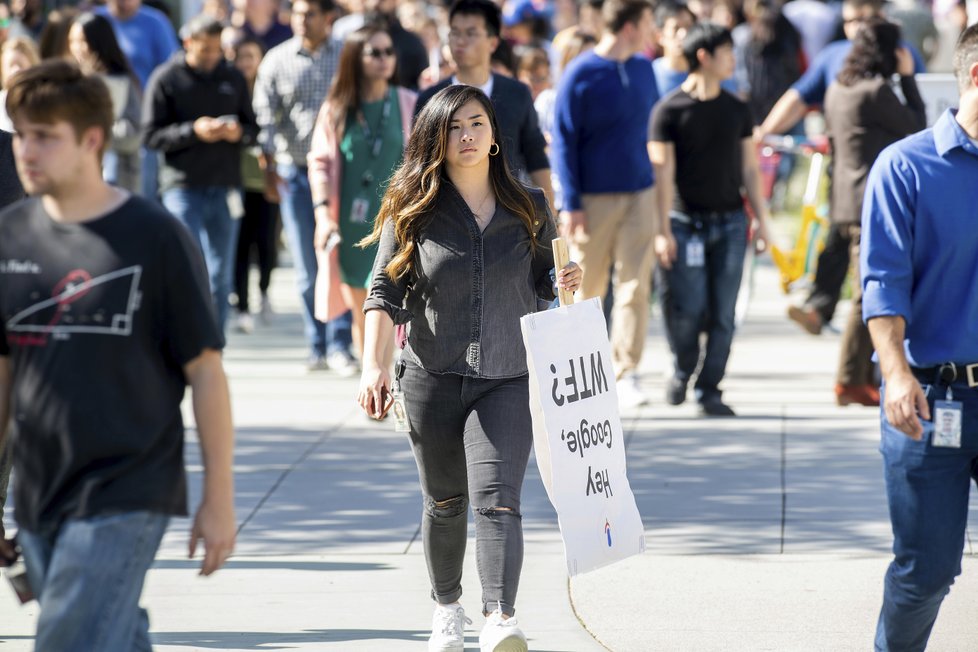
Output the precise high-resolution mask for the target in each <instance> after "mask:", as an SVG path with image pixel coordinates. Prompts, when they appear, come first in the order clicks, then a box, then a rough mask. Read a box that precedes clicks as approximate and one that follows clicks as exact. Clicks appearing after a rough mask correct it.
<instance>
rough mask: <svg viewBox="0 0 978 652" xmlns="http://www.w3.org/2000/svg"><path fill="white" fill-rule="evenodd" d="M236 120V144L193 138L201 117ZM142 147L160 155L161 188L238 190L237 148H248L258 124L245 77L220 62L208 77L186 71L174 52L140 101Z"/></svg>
mask: <svg viewBox="0 0 978 652" xmlns="http://www.w3.org/2000/svg"><path fill="white" fill-rule="evenodd" d="M223 115H234V116H237V118H238V122H239V123H241V127H242V131H243V135H242V137H241V141H240V142H237V143H229V142H227V141H223V140H222V141H218V142H216V143H205V142H203V141H201V140H199V139H198V138H197V136H196V135H195V134H194V120H196V119H197V118H200V117H204V116H209V117H214V118H216V117H219V116H223ZM142 126H143V142H144V143H145V144H146V145H147V146H148V147H150V148H152V149H157V150H160V151H161V152H163V154H164V159H165V164H164V166H163V170H162V171H161V172H160V188H161V190H168V189H170V188H182V187H198V188H199V187H204V186H240V185H241V148H242V147H243V146H248V145H252V144H254V143H255V139H256V138H257V136H258V123H257V122H256V121H255V112H254V110H253V109H252V108H251V95H250V93H249V92H248V84H247V83H246V82H245V79H244V76H242V74H241V73H240V72H238V70H237V69H236V68H234V67H233V66H232V65H231V64H229V63H227V62H225V61H222V62H221V63H220V64H218V66H217V68H215V69H214V71H213V72H211V73H206V74H205V73H200V72H197V71H195V70H193V69H191V68H190V66H188V65H187V63H186V60H185V59H184V55H183V53H182V52H178V53H177V54H175V55H173V57H172V58H171V59H170V60H169V61H168V62H167V63H165V64H163V65H162V66H160V67H159V68H157V69H156V71H155V72H154V73H153V76H152V77H150V79H149V83H148V84H147V90H146V97H145V99H144V101H143V125H142Z"/></svg>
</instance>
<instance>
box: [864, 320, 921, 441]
mask: <svg viewBox="0 0 978 652" xmlns="http://www.w3.org/2000/svg"><path fill="white" fill-rule="evenodd" d="M866 326H867V327H868V328H869V335H870V337H872V339H873V347H874V348H875V349H876V353H877V354H878V355H879V360H880V373H881V374H882V376H883V381H884V382H885V383H886V392H885V394H886V396H885V398H884V401H883V411H884V413H885V414H886V420H887V421H889V422H890V425H891V426H893V427H894V428H896V429H897V430H899V431H900V432H902V433H904V434H906V435H907V436H908V437H910V438H911V439H914V440H919V439H920V438H921V436H922V435H923V434H924V428H923V426H922V425H921V423H920V417H922V418H924V419H927V420H928V421H929V420H930V418H931V417H930V408H929V407H928V405H927V397H926V396H924V390H923V388H921V386H920V383H918V382H917V379H916V378H914V375H913V373H911V371H910V364H909V363H908V362H907V356H906V353H905V352H904V349H903V340H904V333H905V331H906V322H905V321H904V320H903V317H891V316H886V317H873V318H872V319H870V320H869V321H868V322H866ZM918 415H919V416H918Z"/></svg>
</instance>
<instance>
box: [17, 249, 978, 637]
mask: <svg viewBox="0 0 978 652" xmlns="http://www.w3.org/2000/svg"><path fill="white" fill-rule="evenodd" d="M273 297H274V301H275V304H276V306H277V308H278V309H279V314H278V315H277V316H276V318H275V320H274V322H273V324H272V325H271V326H269V327H265V328H261V329H259V331H258V332H256V333H255V334H253V335H249V336H241V335H232V336H231V340H230V345H229V347H228V351H227V358H226V359H227V369H228V372H229V375H230V377H231V384H232V393H233V400H234V413H235V423H236V425H237V437H238V443H237V449H236V457H235V464H236V478H237V510H238V520H239V522H240V523H241V524H242V525H241V532H240V536H239V540H238V548H237V554H236V556H235V558H234V559H233V560H232V561H231V562H230V563H229V564H228V567H227V568H226V569H225V570H223V571H221V572H220V573H218V574H217V575H216V576H214V577H212V578H208V579H202V578H199V577H197V575H196V572H195V570H196V568H197V566H198V563H199V562H198V561H193V562H191V561H188V560H187V559H186V545H187V530H188V528H189V522H188V521H187V520H186V519H180V520H176V521H175V522H174V523H173V524H172V526H171V528H170V531H169V532H168V534H167V536H166V538H165V540H164V543H163V546H162V549H161V550H160V554H159V556H158V559H157V562H156V564H155V565H154V567H153V570H152V571H151V572H150V574H149V578H148V584H147V586H146V590H145V593H144V603H145V605H146V606H147V607H148V608H149V609H150V612H151V615H152V631H153V637H154V641H155V644H156V645H157V649H158V650H165V651H186V650H344V651H345V650H374V651H383V652H387V651H395V652H396V651H399V650H405V651H408V650H424V649H426V648H425V645H424V641H425V640H426V638H427V635H428V625H429V623H430V614H431V603H430V601H429V599H428V597H427V590H426V586H427V576H426V569H425V563H424V557H423V554H422V552H421V549H420V541H419V531H418V521H419V516H420V511H421V505H420V499H419V495H418V487H417V472H416V468H415V465H414V461H413V458H412V457H411V453H410V451H409V448H408V446H407V443H406V442H405V441H404V439H403V437H402V436H401V435H400V434H397V433H394V432H393V429H392V427H389V426H388V425H387V424H385V425H383V426H382V427H380V428H378V427H377V426H376V424H374V423H372V422H369V421H368V420H367V419H366V418H365V417H363V416H362V415H361V413H360V412H359V411H358V409H357V408H356V406H355V405H354V403H353V400H352V399H353V395H354V393H355V387H356V381H355V380H352V379H340V378H337V377H334V376H333V375H332V374H330V373H328V372H323V373H316V374H307V373H306V372H305V371H304V370H303V367H302V361H303V359H304V354H305V351H304V347H303V345H302V339H301V335H300V333H301V325H300V322H299V318H298V315H297V314H296V308H297V306H296V303H295V300H294V291H293V290H292V287H291V274H290V273H289V271H288V270H279V271H278V272H277V273H276V277H275V282H274V288H273ZM785 305H786V300H785V298H784V297H783V296H781V295H780V294H779V292H778V290H777V286H776V281H775V276H774V273H773V270H771V269H770V268H768V267H764V266H762V267H760V268H759V269H758V272H757V292H756V293H755V299H754V302H753V304H752V306H751V310H750V314H749V317H748V320H747V322H746V323H745V325H744V327H743V329H742V331H741V332H740V333H739V334H738V337H737V340H736V342H735V350H734V354H733V356H732V358H731V361H730V373H729V376H728V379H727V380H726V382H725V385H726V387H727V390H728V391H727V393H726V397H727V399H728V400H729V402H730V403H731V404H732V405H733V406H734V407H735V408H736V409H737V411H738V413H739V414H740V415H741V416H740V417H739V418H737V419H728V420H703V419H700V418H698V417H696V415H695V407H694V406H691V405H685V406H681V407H678V408H670V407H668V406H666V405H664V400H663V392H664V369H665V365H666V357H665V345H664V341H663V338H662V335H661V333H660V331H659V323H658V321H659V320H658V318H656V319H655V320H653V328H652V331H651V332H650V336H649V348H648V350H647V353H646V356H645V365H644V367H643V378H644V381H645V386H646V388H647V389H648V391H649V393H650V396H651V397H652V399H653V404H652V406H651V407H649V408H645V409H640V410H635V411H630V412H627V413H625V414H624V415H623V422H624V425H625V429H626V432H627V438H628V439H627V450H628V464H629V476H630V480H631V485H632V489H633V491H634V493H635V495H636V499H637V501H638V505H639V509H640V511H641V513H642V515H643V518H644V520H645V523H646V527H647V534H648V543H649V551H648V552H647V553H646V554H645V555H642V556H640V557H635V558H632V559H630V560H627V561H625V562H622V563H620V564H616V565H614V566H611V567H609V568H606V569H602V570H600V571H597V572H594V573H591V574H589V575H586V576H582V577H578V578H575V579H574V580H572V581H568V579H567V577H566V571H565V566H564V561H563V551H562V546H561V543H560V537H559V533H558V531H557V525H556V516H555V514H554V512H553V509H552V508H551V506H550V504H549V502H548V501H547V498H546V495H545V493H544V490H543V487H542V485H541V483H540V480H539V477H538V475H537V473H536V468H535V465H534V464H533V463H532V462H531V466H530V472H529V473H528V477H527V480H526V484H525V487H524V506H523V512H524V526H525V529H526V539H527V545H526V563H525V567H524V573H523V579H522V583H521V587H520V604H519V615H520V619H521V621H522V622H523V624H524V628H525V630H526V631H527V633H528V634H529V636H530V642H531V649H532V650H535V651H537V652H544V651H546V652H558V651H560V652H588V651H591V650H604V649H610V650H614V651H616V652H625V651H636V652H644V651H651V650H656V651H659V650H661V651H666V652H672V651H685V650H695V651H703V650H724V651H727V650H731V651H745V652H748V651H749V652H753V651H757V650H778V651H795V650H798V651H801V650H812V651H816V650H818V651H826V650H867V649H870V648H871V639H872V631H873V626H874V622H875V616H876V613H877V610H878V608H879V598H880V591H881V588H880V586H881V584H880V582H881V577H882V573H883V570H884V569H885V566H886V563H887V561H888V547H889V527H888V521H887V518H886V505H885V501H884V499H883V490H882V479H881V470H880V462H879V456H878V453H877V452H876V440H877V413H876V411H875V410H873V409H867V408H858V407H854V408H844V409H842V408H836V407H835V406H834V404H833V402H832V393H831V389H832V383H833V380H832V379H833V371H834V366H835V360H836V356H837V346H838V336H837V335H827V336H823V337H820V338H814V337H811V336H808V335H804V334H802V333H800V332H799V331H797V329H796V328H794V327H793V326H792V325H791V324H789V323H787V322H786V320H785V319H784V318H783V317H782V315H783V313H784V307H785ZM843 316H844V315H840V316H839V317H838V318H837V320H838V321H839V323H842V317H843ZM189 437H190V439H191V440H192V439H193V433H192V432H191V433H190V435H189ZM187 461H188V465H189V469H190V471H191V476H192V477H191V481H192V484H193V495H192V501H194V503H195V502H196V500H197V497H198V496H199V484H200V470H201V469H200V463H199V454H198V450H197V446H196V444H195V443H193V441H191V443H190V445H189V446H188V449H187ZM8 526H9V524H8ZM976 526H978V520H976V519H972V526H971V534H972V535H975V534H976V532H975V530H974V528H975V527H976ZM472 548H474V546H472ZM470 550H471V549H470ZM968 551H969V554H970V551H971V541H970V538H969V542H968ZM473 557H474V554H470V555H469V559H468V564H467V566H466V569H465V578H464V587H465V589H466V591H467V592H466V594H465V595H464V596H463V598H462V603H463V605H464V606H466V607H467V608H468V610H469V612H470V615H471V616H473V619H474V620H475V621H476V623H475V625H473V626H472V627H471V628H470V630H469V632H468V636H467V644H468V649H477V641H478V631H479V627H481V620H482V619H481V617H479V616H478V614H477V611H478V606H477V605H478V604H479V588H478V586H479V585H478V578H477V575H476V572H475V567H474V563H473V559H472V558H473ZM976 602H978V566H976V563H975V561H974V559H973V558H971V557H970V556H969V557H967V558H966V559H965V572H964V575H963V576H962V578H961V579H960V580H959V582H958V584H957V585H956V587H955V588H954V590H953V591H952V593H951V595H950V597H949V598H948V600H947V601H946V603H945V607H944V610H943V613H942V615H941V618H940V620H939V621H938V625H937V629H936V631H935V634H934V639H933V645H932V649H934V650H950V651H958V650H960V651H962V652H965V651H973V650H975V649H978V619H976V618H975V617H974V605H975V604H976ZM36 611H37V610H36V605H29V606H27V607H23V608H21V607H19V606H17V605H16V603H15V602H14V600H13V596H12V593H11V592H10V591H9V590H8V589H6V588H0V652H13V651H18V652H19V651H22V650H29V649H31V647H32V646H31V640H30V635H31V632H32V630H33V624H34V620H35V618H36Z"/></svg>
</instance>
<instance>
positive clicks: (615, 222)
mask: <svg viewBox="0 0 978 652" xmlns="http://www.w3.org/2000/svg"><path fill="white" fill-rule="evenodd" d="M581 199H582V204H583V206H582V207H583V209H584V213H585V215H586V216H587V228H588V232H587V235H585V236H583V237H581V238H580V239H579V240H576V241H573V242H571V243H570V255H571V260H573V261H575V262H576V263H577V264H578V265H580V266H581V269H582V270H583V271H584V280H583V282H582V283H581V289H580V290H578V292H577V296H578V299H581V300H583V299H590V298H592V297H602V298H603V297H604V295H605V291H606V290H607V288H608V272H609V269H610V268H611V267H612V265H614V271H615V275H614V279H615V286H614V287H615V305H614V308H613V310H612V316H611V360H612V364H613V365H614V367H615V375H616V376H617V377H618V378H621V377H622V376H623V375H625V374H626V373H629V372H633V371H635V370H636V369H637V368H638V363H639V361H640V360H641V359H642V349H643V348H644V346H645V331H646V328H647V327H648V321H649V295H650V293H651V278H652V266H653V264H654V263H655V252H654V250H653V248H652V238H653V236H654V235H655V214H656V209H655V193H654V191H653V189H652V188H651V187H650V188H647V189H645V190H640V191H638V192H622V193H602V194H595V195H584V196H583V197H582V198H581Z"/></svg>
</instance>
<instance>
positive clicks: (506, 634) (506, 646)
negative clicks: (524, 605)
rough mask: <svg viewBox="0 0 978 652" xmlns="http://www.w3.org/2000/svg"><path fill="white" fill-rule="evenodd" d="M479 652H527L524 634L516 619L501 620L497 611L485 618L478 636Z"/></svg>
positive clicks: (499, 612)
mask: <svg viewBox="0 0 978 652" xmlns="http://www.w3.org/2000/svg"><path fill="white" fill-rule="evenodd" d="M479 650H481V652H527V650H528V648H527V645H526V634H524V633H523V630H521V629H520V624H519V623H518V622H517V621H516V618H503V612H502V611H500V610H499V609H496V610H495V611H493V612H492V613H491V614H489V616H488V617H487V618H486V624H485V626H484V627H483V628H482V633H481V634H479Z"/></svg>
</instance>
